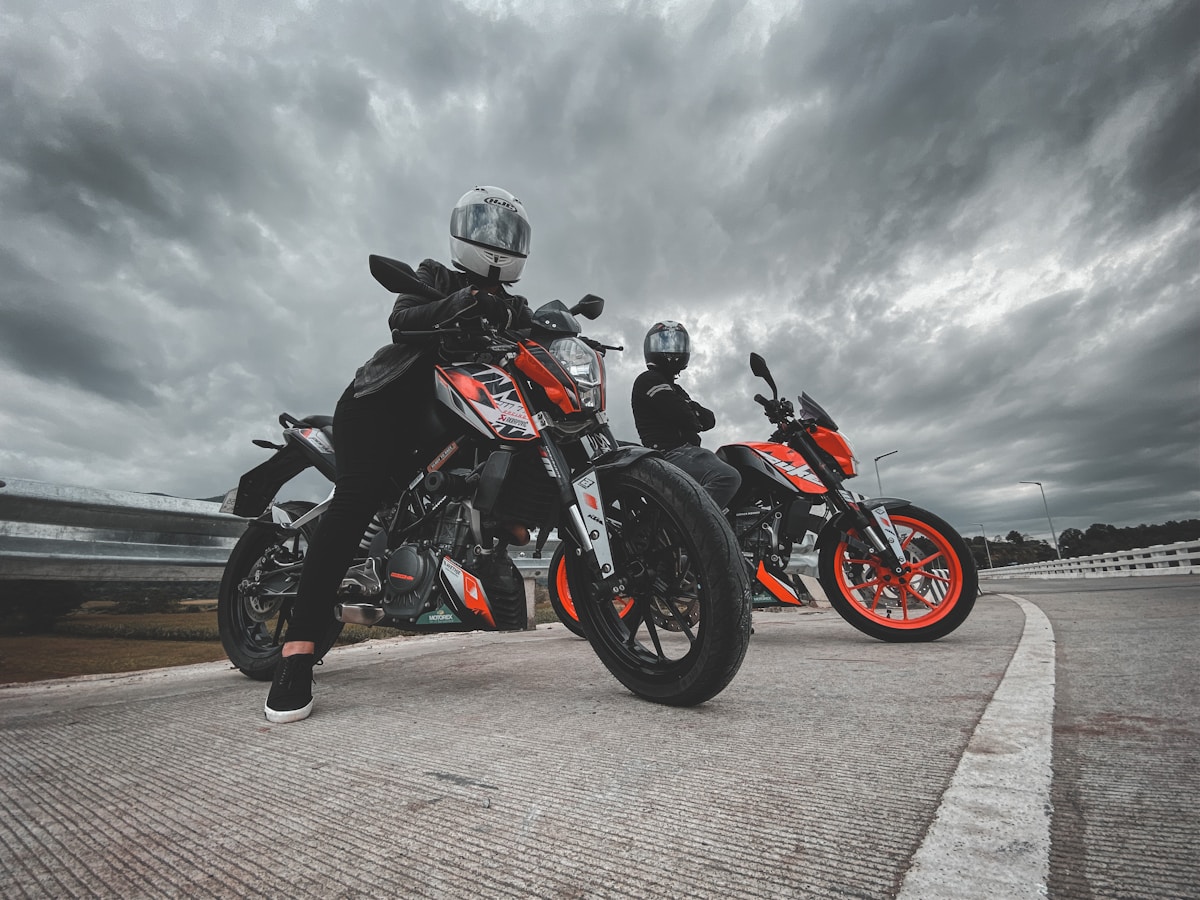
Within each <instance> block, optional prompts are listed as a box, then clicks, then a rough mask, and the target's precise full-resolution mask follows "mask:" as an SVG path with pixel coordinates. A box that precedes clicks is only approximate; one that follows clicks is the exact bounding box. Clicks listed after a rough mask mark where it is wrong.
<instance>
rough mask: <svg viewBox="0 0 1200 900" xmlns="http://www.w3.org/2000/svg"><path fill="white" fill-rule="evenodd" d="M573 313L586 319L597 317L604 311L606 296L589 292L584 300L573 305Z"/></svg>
mask: <svg viewBox="0 0 1200 900" xmlns="http://www.w3.org/2000/svg"><path fill="white" fill-rule="evenodd" d="M570 312H571V315H573V316H583V317H584V318H585V319H595V318H597V317H599V315H600V313H602V312H604V298H603V297H597V296H596V295H595V294H587V295H585V296H584V298H583V299H582V300H580V301H579V302H578V303H576V304H575V305H574V306H572V307H571V310H570Z"/></svg>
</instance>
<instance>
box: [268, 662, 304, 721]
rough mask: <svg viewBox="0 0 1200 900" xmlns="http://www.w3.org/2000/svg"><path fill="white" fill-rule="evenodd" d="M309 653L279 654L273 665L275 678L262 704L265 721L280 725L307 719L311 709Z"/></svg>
mask: <svg viewBox="0 0 1200 900" xmlns="http://www.w3.org/2000/svg"><path fill="white" fill-rule="evenodd" d="M315 662H316V660H315V658H314V654H312V653H293V654H292V655H291V656H284V657H280V660H279V662H278V663H276V665H275V681H274V682H273V683H272V684H271V693H269V694H268V695H267V702H266V704H264V706H263V712H264V713H266V716H267V721H268V722H274V723H275V724H276V725H282V724H284V723H285V722H299V721H300V720H301V719H307V718H308V716H309V714H310V713H311V712H312V708H313V696H312V685H313V673H312V670H313V665H314V664H315Z"/></svg>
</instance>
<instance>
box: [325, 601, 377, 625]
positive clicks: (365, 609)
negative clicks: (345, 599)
mask: <svg viewBox="0 0 1200 900" xmlns="http://www.w3.org/2000/svg"><path fill="white" fill-rule="evenodd" d="M383 616H384V612H383V610H382V609H381V608H380V607H378V606H374V605H373V604H370V603H339V604H337V605H336V606H334V608H333V617H334V618H335V619H337V620H338V621H339V622H345V623H346V624H347V625H374V624H376V623H377V622H378V621H379V620H380V619H382V618H383Z"/></svg>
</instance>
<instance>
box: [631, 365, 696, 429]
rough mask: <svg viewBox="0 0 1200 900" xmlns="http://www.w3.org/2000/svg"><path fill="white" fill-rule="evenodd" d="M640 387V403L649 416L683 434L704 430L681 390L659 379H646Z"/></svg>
mask: <svg viewBox="0 0 1200 900" xmlns="http://www.w3.org/2000/svg"><path fill="white" fill-rule="evenodd" d="M640 387H641V388H642V389H643V392H644V393H643V397H642V402H643V403H644V404H645V407H646V411H647V412H648V413H649V414H650V415H652V416H655V417H656V418H658V419H660V420H661V421H663V422H664V423H666V424H668V425H671V426H673V427H674V428H677V429H679V431H681V432H683V433H685V434H699V433H700V432H701V431H703V430H704V429H702V428H701V427H700V420H699V419H698V418H697V416H696V413H695V411H694V410H693V409H692V404H691V401H690V400H688V396H687V394H686V393H684V391H683V389H682V388H680V387H678V386H677V385H674V384H672V383H671V382H670V381H667V380H666V379H665V378H661V377H659V378H647V379H645V381H643V382H642V384H641V385H640Z"/></svg>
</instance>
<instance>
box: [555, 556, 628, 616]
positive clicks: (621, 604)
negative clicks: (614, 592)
mask: <svg viewBox="0 0 1200 900" xmlns="http://www.w3.org/2000/svg"><path fill="white" fill-rule="evenodd" d="M554 587H555V589H556V590H557V591H558V602H559V603H560V604H561V605H562V608H563V609H564V610H565V611H566V613H567V615H569V616H570V617H571V618H572V619H574V620H575V621H576V622H578V621H579V613H577V612H576V611H575V601H573V600H572V599H571V585H570V583H569V582H568V581H567V561H566V560H561V561H560V562H559V564H558V571H556V572H555V573H554ZM613 606H614V607H615V608H616V610H617V615H618V616H620V617H621V618H622V619H623V618H625V617H626V616H627V615H629V613H630V612H632V611H633V598H632V597H626V596H621V595H618V596H616V597H613Z"/></svg>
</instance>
